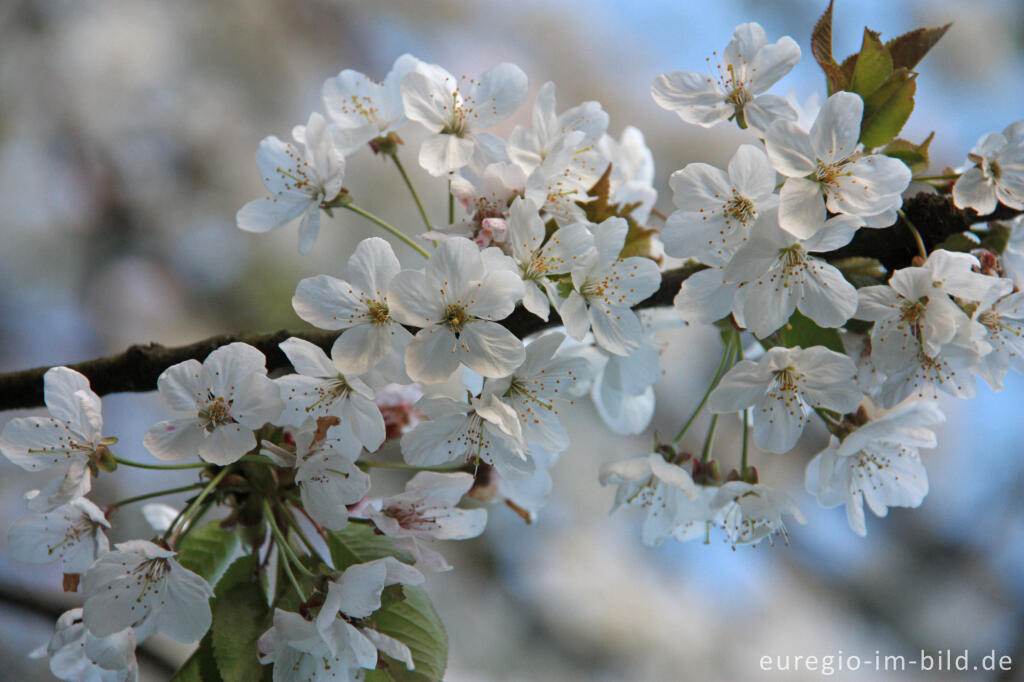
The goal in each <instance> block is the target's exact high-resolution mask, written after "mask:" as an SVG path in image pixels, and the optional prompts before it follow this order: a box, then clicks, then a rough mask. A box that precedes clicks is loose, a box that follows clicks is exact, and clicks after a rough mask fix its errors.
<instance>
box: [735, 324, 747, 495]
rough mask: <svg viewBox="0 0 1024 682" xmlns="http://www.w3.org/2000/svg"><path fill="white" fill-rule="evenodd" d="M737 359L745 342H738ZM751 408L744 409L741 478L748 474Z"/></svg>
mask: <svg viewBox="0 0 1024 682" xmlns="http://www.w3.org/2000/svg"><path fill="white" fill-rule="evenodd" d="M736 360H737V361H741V360H743V344H742V343H737V344H736ZM749 422H750V408H749V407H748V408H747V409H745V410H743V446H742V449H741V450H740V478H742V479H744V480H746V476H747V450H748V448H749V440H750V424H749Z"/></svg>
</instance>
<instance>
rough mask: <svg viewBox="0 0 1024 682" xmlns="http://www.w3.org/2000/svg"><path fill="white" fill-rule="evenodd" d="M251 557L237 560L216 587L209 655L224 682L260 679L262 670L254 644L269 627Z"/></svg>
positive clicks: (256, 566) (267, 610) (255, 564)
mask: <svg viewBox="0 0 1024 682" xmlns="http://www.w3.org/2000/svg"><path fill="white" fill-rule="evenodd" d="M258 570H259V560H258V558H257V556H256V555H255V554H247V555H245V556H243V557H239V558H238V559H237V560H236V561H235V562H234V563H233V564H231V567H230V568H229V569H228V570H227V572H225V573H224V576H223V577H222V578H221V580H220V582H219V583H218V584H217V590H216V595H215V599H214V602H213V625H212V626H211V628H210V630H211V632H212V633H213V638H212V641H213V655H214V659H215V661H216V664H217V670H219V671H220V675H221V677H222V678H223V679H224V682H249V681H250V680H260V679H262V678H263V674H264V672H265V670H266V668H265V667H264V666H263V665H262V664H260V662H259V659H258V658H257V656H256V651H257V647H256V641H257V640H258V639H259V637H260V635H262V634H263V633H264V632H266V630H267V629H268V628H269V627H270V607H268V606H267V602H266V599H265V598H264V595H263V590H262V589H261V588H260V585H259V582H258V581H257V572H258Z"/></svg>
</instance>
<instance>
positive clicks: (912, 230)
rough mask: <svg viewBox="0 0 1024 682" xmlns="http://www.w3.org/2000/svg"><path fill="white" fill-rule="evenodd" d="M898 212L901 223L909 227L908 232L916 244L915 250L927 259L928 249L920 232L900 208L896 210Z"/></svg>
mask: <svg viewBox="0 0 1024 682" xmlns="http://www.w3.org/2000/svg"><path fill="white" fill-rule="evenodd" d="M897 213H899V214H900V218H902V219H903V224H904V225H906V226H907V227H908V228H909V229H910V234H912V235H913V236H914V243H915V244H916V245H917V252H918V253H919V254H920V255H921V258H923V259H924V260H928V249H926V248H924V240H922V239H921V233H920V232H918V231H917V228H916V227H914V223H912V222H910V218H908V217H907V214H906V213H904V212H903V210H902V209H900V210H899V211H897Z"/></svg>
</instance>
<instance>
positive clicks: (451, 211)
mask: <svg viewBox="0 0 1024 682" xmlns="http://www.w3.org/2000/svg"><path fill="white" fill-rule="evenodd" d="M454 222H455V195H454V194H452V181H451V180H448V224H449V225H451V224H452V223H454Z"/></svg>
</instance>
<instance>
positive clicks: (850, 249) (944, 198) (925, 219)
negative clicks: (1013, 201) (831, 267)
mask: <svg viewBox="0 0 1024 682" xmlns="http://www.w3.org/2000/svg"><path fill="white" fill-rule="evenodd" d="M903 213H904V214H906V216H907V219H908V220H910V222H911V223H913V225H914V227H916V228H917V231H918V232H920V233H921V240H922V241H923V242H924V246H925V248H926V249H928V251H931V250H932V249H934V248H935V247H936V246H938V245H939V244H941V243H942V242H944V241H945V240H946V239H948V238H949V237H952V236H953V235H955V234H960V233H961V232H966V231H967V230H970V229H971V226H972V225H974V224H976V223H985V222H989V221H994V220H1007V219H1009V218H1013V217H1016V216H1018V215H1020V214H1021V211H1017V210H1014V209H1011V208H1007V207H1006V206H1003V205H1000V206H998V207H997V208H996V210H995V212H993V213H990V214H989V215H985V216H979V215H978V214H977V213H976V212H975V211H974V209H970V208H968V209H959V208H957V207H956V206H954V205H953V199H952V198H951V197H950V196H949V195H948V194H934V193H930V192H922V193H921V194H918V195H916V196H913V197H911V198H909V199H907V200H906V201H904V202H903ZM916 255H917V247H916V246H915V244H914V239H913V237H912V236H911V234H910V231H909V229H908V228H907V226H906V225H905V224H904V221H903V219H902V218H901V219H900V220H899V221H897V222H896V224H895V225H893V226H892V227H886V228H884V229H881V230H872V229H863V230H858V231H857V234H856V235H854V237H853V241H851V242H850V243H849V244H847V245H846V246H844V247H843V248H841V249H837V250H835V251H831V252H829V253H827V254H825V258H827V259H829V260H832V259H836V258H850V257H854V256H863V257H867V258H877V259H878V261H879V262H880V263H881V264H882V265H884V266H885V268H886V269H887V270H888V271H889V272H893V271H894V270H899V269H900V268H905V267H907V266H908V265H910V262H911V260H913V258H914V256H916Z"/></svg>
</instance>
